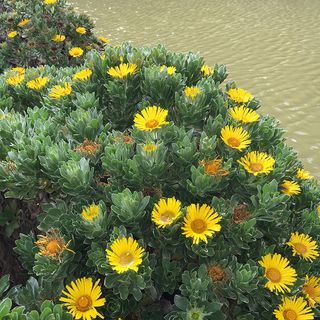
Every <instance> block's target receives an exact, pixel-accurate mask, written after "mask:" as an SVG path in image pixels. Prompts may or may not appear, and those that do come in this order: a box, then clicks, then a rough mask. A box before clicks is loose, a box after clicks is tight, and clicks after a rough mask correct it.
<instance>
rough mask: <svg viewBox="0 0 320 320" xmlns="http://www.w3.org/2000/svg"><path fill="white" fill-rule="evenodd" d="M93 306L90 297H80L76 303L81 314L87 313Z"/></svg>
mask: <svg viewBox="0 0 320 320" xmlns="http://www.w3.org/2000/svg"><path fill="white" fill-rule="evenodd" d="M91 305H92V300H91V298H90V297H89V296H87V295H85V296H80V297H79V298H78V299H77V301H76V308H77V310H79V311H81V312H86V311H88V310H90V308H91Z"/></svg>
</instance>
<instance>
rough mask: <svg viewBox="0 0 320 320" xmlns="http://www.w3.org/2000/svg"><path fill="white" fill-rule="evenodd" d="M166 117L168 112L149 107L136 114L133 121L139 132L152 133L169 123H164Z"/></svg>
mask: <svg viewBox="0 0 320 320" xmlns="http://www.w3.org/2000/svg"><path fill="white" fill-rule="evenodd" d="M167 115H168V110H165V109H161V108H160V107H156V106H150V107H147V108H145V109H143V110H141V113H137V114H136V115H135V116H134V120H133V121H134V125H135V127H137V128H138V129H139V130H142V131H153V130H155V129H159V128H161V127H162V126H163V125H166V124H168V123H169V122H167V121H166V118H167Z"/></svg>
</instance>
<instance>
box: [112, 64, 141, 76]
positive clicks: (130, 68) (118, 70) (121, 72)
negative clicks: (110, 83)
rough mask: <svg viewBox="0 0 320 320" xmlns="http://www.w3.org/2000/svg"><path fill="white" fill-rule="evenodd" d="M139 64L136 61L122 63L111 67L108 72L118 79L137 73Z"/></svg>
mask: <svg viewBox="0 0 320 320" xmlns="http://www.w3.org/2000/svg"><path fill="white" fill-rule="evenodd" d="M137 71H138V66H137V65H136V64H134V63H121V64H120V65H119V66H116V67H113V68H110V69H109V70H108V72H107V73H108V74H109V75H110V76H111V77H113V78H116V79H123V78H126V77H127V76H129V75H133V74H135V73H137Z"/></svg>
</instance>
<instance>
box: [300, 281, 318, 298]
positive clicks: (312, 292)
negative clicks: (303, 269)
mask: <svg viewBox="0 0 320 320" xmlns="http://www.w3.org/2000/svg"><path fill="white" fill-rule="evenodd" d="M303 291H304V292H305V293H306V294H308V295H309V296H310V298H315V297H317V295H316V291H315V289H314V287H312V286H310V285H308V284H307V285H304V286H303Z"/></svg>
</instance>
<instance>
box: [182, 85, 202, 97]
mask: <svg viewBox="0 0 320 320" xmlns="http://www.w3.org/2000/svg"><path fill="white" fill-rule="evenodd" d="M200 92H201V90H200V88H198V87H186V88H185V89H184V94H185V95H186V97H188V98H190V99H191V100H195V99H196V97H197V96H198V95H199V94H200Z"/></svg>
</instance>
